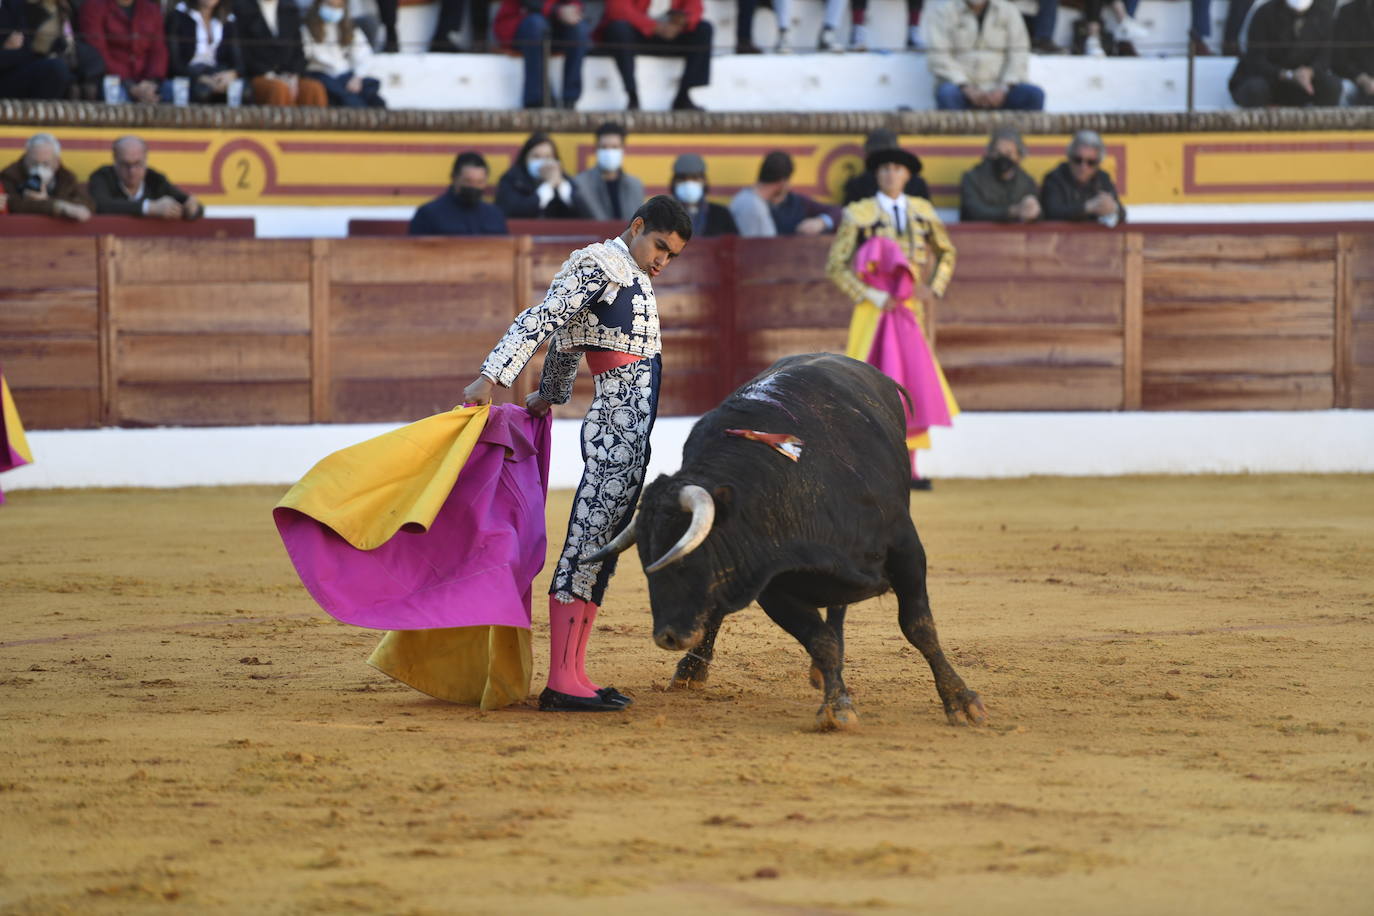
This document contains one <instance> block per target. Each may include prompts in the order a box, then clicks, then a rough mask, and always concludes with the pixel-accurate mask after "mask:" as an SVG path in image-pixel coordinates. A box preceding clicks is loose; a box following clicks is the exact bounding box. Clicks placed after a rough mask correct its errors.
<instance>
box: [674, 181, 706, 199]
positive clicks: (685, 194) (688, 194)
mask: <svg viewBox="0 0 1374 916" xmlns="http://www.w3.org/2000/svg"><path fill="white" fill-rule="evenodd" d="M673 194H674V195H676V197H677V199H678V200H680V201H682V202H683V203H684V204H699V203H701V198H702V197H703V196H704V195H705V194H706V184H705V183H704V182H700V181H679V182H678V183H677V184H675V185H673Z"/></svg>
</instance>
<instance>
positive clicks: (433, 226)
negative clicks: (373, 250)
mask: <svg viewBox="0 0 1374 916" xmlns="http://www.w3.org/2000/svg"><path fill="white" fill-rule="evenodd" d="M490 174H491V173H490V172H489V171H488V170H487V160H486V159H484V158H482V154H481V153H478V152H472V151H468V152H466V153H459V154H458V156H457V158H455V159H454V160H453V173H452V176H451V178H452V181H453V184H452V185H451V186H450V187H449V189H448V190H446V191H445V192H444V193H442V194H440V195H439V196H438V197H436V198H434V199H433V200H431V201H430V202H429V203H427V204H423V205H421V206H420V208H419V209H417V210H416V211H415V215H414V216H412V217H411V218H410V229H409V230H408V232H409V234H410V235H506V234H508V233H507V230H506V217H505V215H504V214H503V213H502V212H501V211H500V210H498V209H497V208H496V207H495V206H493V205H492V204H489V203H487V202H486V201H484V200H483V199H482V195H483V194H484V193H486V190H487V178H488V176H489V175H490Z"/></svg>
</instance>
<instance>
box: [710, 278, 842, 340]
mask: <svg viewBox="0 0 1374 916" xmlns="http://www.w3.org/2000/svg"><path fill="white" fill-rule="evenodd" d="M736 294H737V296H738V299H737V300H736V305H737V318H736V321H737V322H738V325H739V328H740V330H741V331H742V332H745V333H748V332H751V331H759V330H764V329H770V328H788V327H812V328H847V327H849V319H850V317H851V316H852V315H853V314H854V305H853V303H851V302H850V301H849V300H848V299H847V298H845V296H844V294H843V293H841V292H840V291H839V290H838V289H836V288H835V286H834V284H832V283H830V282H829V281H828V280H814V279H813V280H802V279H797V280H793V281H790V282H778V283H755V284H751V285H749V286H742V287H740V288H739V289H738V290H737V291H736Z"/></svg>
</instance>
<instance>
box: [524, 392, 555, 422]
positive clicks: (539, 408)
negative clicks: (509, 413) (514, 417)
mask: <svg viewBox="0 0 1374 916" xmlns="http://www.w3.org/2000/svg"><path fill="white" fill-rule="evenodd" d="M525 409H526V410H528V411H529V412H530V414H531V415H533V416H536V417H542V416H544V415H545V414H547V413H548V412H549V411H550V410H552V409H553V405H552V404H550V403H549V402H548V401H546V400H544V399H543V398H542V397H540V396H539V392H537V391H531V392H530V393H529V394H527V395H525Z"/></svg>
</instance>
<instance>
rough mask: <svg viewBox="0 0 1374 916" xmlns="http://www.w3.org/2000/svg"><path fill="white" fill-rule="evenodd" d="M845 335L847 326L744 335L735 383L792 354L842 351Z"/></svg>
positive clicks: (782, 330)
mask: <svg viewBox="0 0 1374 916" xmlns="http://www.w3.org/2000/svg"><path fill="white" fill-rule="evenodd" d="M847 338H848V332H847V329H846V328H784V329H780V330H765V331H759V332H757V333H753V334H748V335H745V336H744V338H743V340H742V341H741V343H742V349H741V352H742V353H743V355H744V365H743V366H741V367H740V368H739V372H738V373H737V374H736V377H737V378H739V381H736V382H735V384H736V385H738V384H739V383H740V381H744V380H746V379H749V378H752V377H753V376H754V375H756V374H758V373H759V372H761V371H762V370H763V369H765V368H767V367H768V366H771V365H772V364H773V363H774V362H776V361H777V360H779V359H781V358H782V357H784V356H791V355H792V354H794V353H843V352H844V347H845V342H846V339H847Z"/></svg>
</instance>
